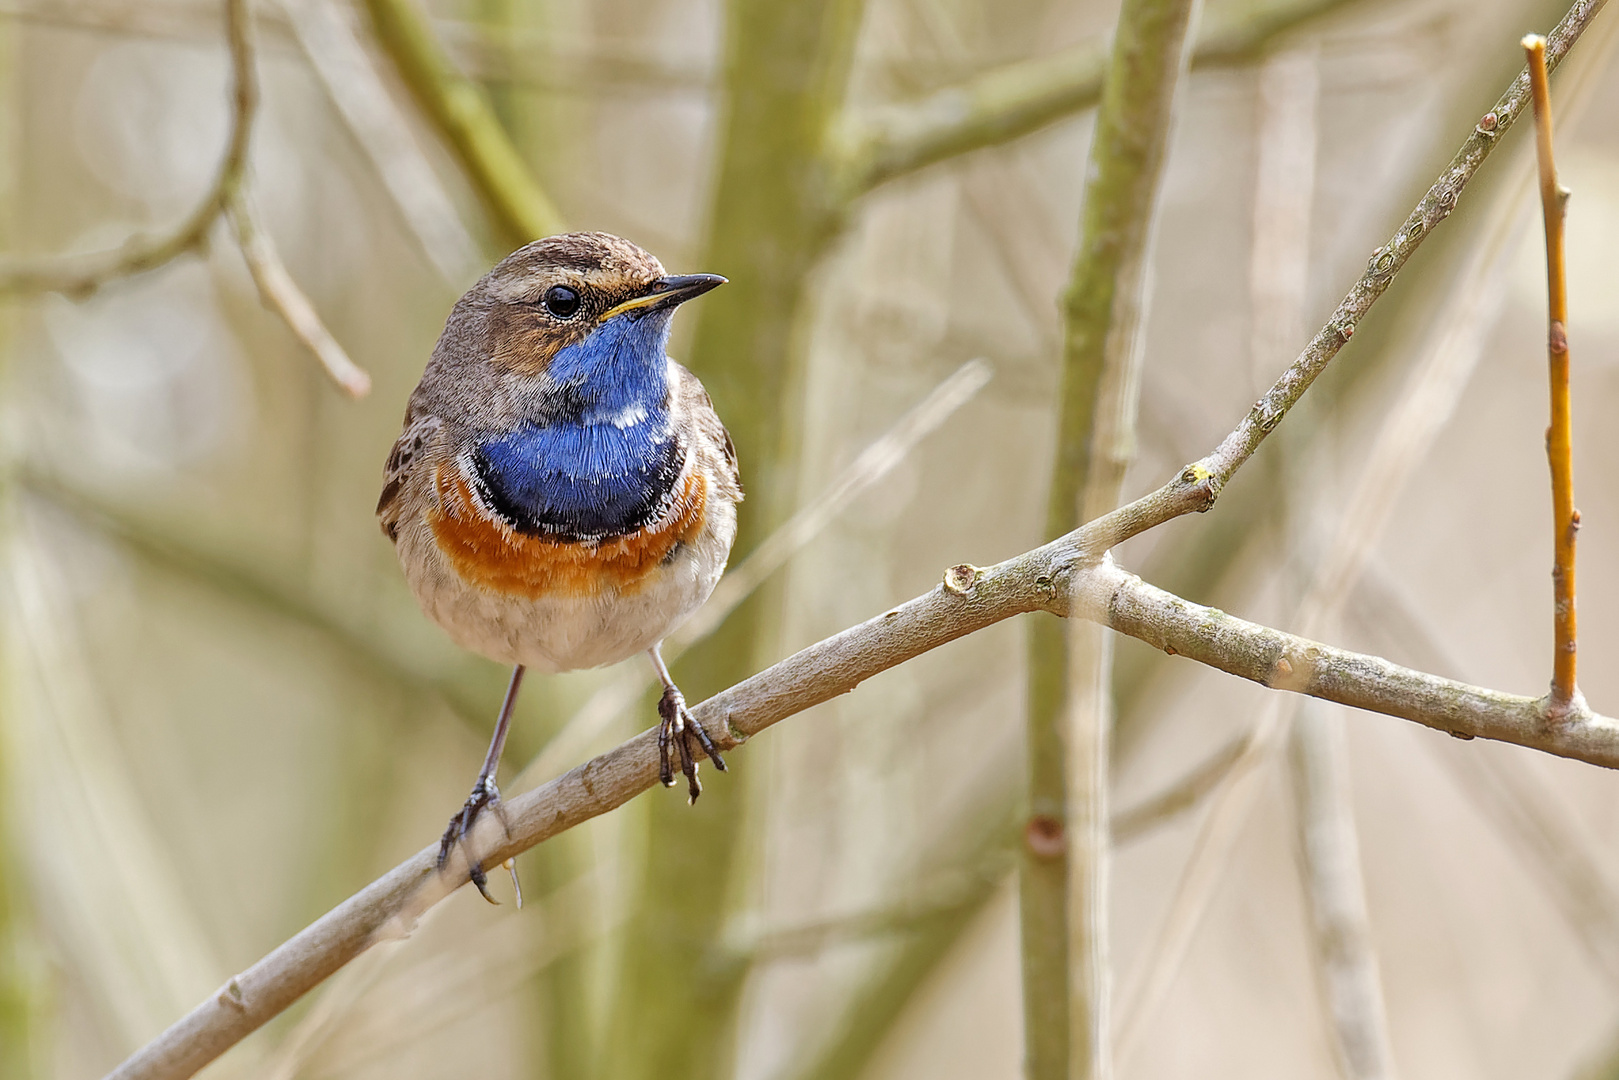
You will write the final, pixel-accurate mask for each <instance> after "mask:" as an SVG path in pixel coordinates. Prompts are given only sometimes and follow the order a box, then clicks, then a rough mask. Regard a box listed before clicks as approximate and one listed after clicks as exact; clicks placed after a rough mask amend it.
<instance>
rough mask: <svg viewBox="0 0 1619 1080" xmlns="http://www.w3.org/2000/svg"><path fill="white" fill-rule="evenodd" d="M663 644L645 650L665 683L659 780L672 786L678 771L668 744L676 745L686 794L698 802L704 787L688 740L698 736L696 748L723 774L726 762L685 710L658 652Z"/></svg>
mask: <svg viewBox="0 0 1619 1080" xmlns="http://www.w3.org/2000/svg"><path fill="white" fill-rule="evenodd" d="M662 647H663V643H662V642H659V643H658V644H657V645H654V646H652V648H650V649H648V650H647V651H646V654H647V656H649V657H651V658H652V668H653V670H654V671H656V672H657V673H658V678H659V679H660V680H662V681H663V697H662V698H661V699H659V701H658V717H659V719H660V720H662V723H660V724H659V725H658V778H659V779H660V780H662V781H663V786H664V787H673V786H674V783H675V771H674V769H673V768H672V767H671V765H670V762H669V744H670V743H671V742H672V743H674V745H675V751H676V753H678V754H679V755H680V771H681V772H682V773H684V774H685V776H686V791H687V792H688V793H689V794H690V797H691V798H690V801H692V802H696V801H697V796H699V795H701V794H702V793H703V785H702V784H701V783H700V782H699V781H698V779H697V760H696V756H695V755H694V754H692V752H691V743H689V742H688V741H687V739H688V738H691V737H694V736H695V737H696V739H697V745H698V746H700V747H702V748H703V753H705V754H707V755H708V760H710V761H712V762H713V763H714V768H716V769H718V770H719V771H720V772H724V771H725V759H724V758H722V757H720V752H719V749H718V748H717V747H715V745H714V740H713V739H710V738H709V737H708V732H706V731H704V730H703V725H701V724H699V723H698V722H697V718H696V717H694V716H692V714H691V710H690V709H688V708H686V696H685V695H684V694H682V693H681V692H680V687H678V686H676V685H675V681H674V679H672V678H670V677H669V668H668V667H667V666H666V665H665V664H664V662H663V656H662V654H661V653H659V651H658V650H659V649H661V648H662Z"/></svg>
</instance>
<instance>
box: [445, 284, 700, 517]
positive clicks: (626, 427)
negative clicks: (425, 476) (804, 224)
mask: <svg viewBox="0 0 1619 1080" xmlns="http://www.w3.org/2000/svg"><path fill="white" fill-rule="evenodd" d="M673 314H674V312H673V309H666V310H663V311H654V312H650V313H648V314H646V315H642V316H640V317H635V313H633V312H631V313H626V314H624V315H620V316H617V317H615V318H612V319H609V320H608V321H607V322H606V323H604V324H602V325H601V326H600V327H598V328H597V329H596V331H595V332H594V333H592V334H591V335H590V336H589V337H588V338H586V339H585V340H584V341H581V342H579V343H578V344H576V345H570V346H568V347H567V348H565V349H562V350H560V351H559V352H558V353H557V354H556V355H555V356H554V357H552V358H551V363H550V364H549V365H548V367H547V368H546V375H547V376H548V378H549V379H550V380H552V381H554V382H555V383H556V384H557V385H558V387H559V388H560V390H561V393H562V394H565V395H566V400H567V401H568V405H569V407H568V408H567V410H566V413H565V415H563V416H560V417H552V418H549V419H547V420H546V421H545V422H544V423H543V424H542V423H538V422H533V421H530V422H528V423H525V424H523V425H521V426H520V427H518V428H517V430H515V431H513V432H512V433H511V434H509V435H506V436H504V437H503V438H500V439H496V440H492V441H490V442H486V443H484V444H483V445H482V446H480V447H479V448H478V449H477V451H476V454H475V466H476V469H477V475H478V479H479V481H480V482H481V484H482V487H483V493H484V494H485V495H486V496H487V500H488V502H489V504H490V506H491V507H492V508H493V509H494V510H495V512H496V513H498V514H500V515H501V516H502V517H504V518H505V519H506V520H507V521H509V522H510V523H511V524H512V526H513V527H514V528H515V529H517V530H518V531H519V532H525V533H533V534H539V535H543V536H548V537H551V538H553V539H557V540H570V541H597V540H602V539H606V538H608V537H614V536H627V535H629V534H631V533H634V532H636V531H637V530H639V529H641V528H644V527H645V526H647V525H648V524H650V523H651V522H652V521H653V520H654V519H656V518H657V516H658V513H659V511H660V510H661V509H662V507H663V504H664V500H665V499H666V498H667V497H668V495H669V493H670V492H671V491H672V490H673V489H674V485H675V481H676V480H678V479H679V477H680V470H681V468H682V466H683V465H684V464H685V447H684V446H682V445H681V442H680V440H679V439H678V438H677V437H676V436H675V433H674V432H673V431H672V430H670V424H669V392H670V387H669V383H668V362H667V360H666V359H665V349H666V348H667V345H668V341H669V318H670V316H671V315H673Z"/></svg>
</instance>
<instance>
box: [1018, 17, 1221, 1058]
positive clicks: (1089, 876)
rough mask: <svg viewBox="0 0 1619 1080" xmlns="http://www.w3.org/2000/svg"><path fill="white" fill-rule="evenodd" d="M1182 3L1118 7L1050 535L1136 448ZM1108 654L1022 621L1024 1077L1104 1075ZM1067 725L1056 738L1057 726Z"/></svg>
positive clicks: (1111, 493) (1054, 627) (1067, 308)
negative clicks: (1025, 701)
mask: <svg viewBox="0 0 1619 1080" xmlns="http://www.w3.org/2000/svg"><path fill="white" fill-rule="evenodd" d="M1194 2H1195V0H1127V2H1126V3H1125V5H1124V7H1123V9H1122V10H1121V11H1120V13H1119V25H1118V29H1117V31H1116V33H1115V36H1114V44H1113V53H1112V57H1111V60H1110V63H1109V68H1108V74H1107V78H1106V80H1105V82H1104V84H1103V87H1102V98H1101V104H1100V106H1099V108H1098V111H1097V118H1096V131H1095V134H1094V136H1093V137H1092V142H1091V150H1090V156H1089V162H1088V166H1087V170H1086V176H1087V177H1088V180H1087V182H1086V186H1085V203H1084V210H1083V219H1082V222H1081V236H1080V247H1079V251H1078V253H1077V254H1076V256H1075V259H1074V269H1073V273H1072V276H1071V277H1070V280H1069V285H1068V290H1067V293H1066V295H1065V296H1064V299H1063V322H1064V326H1063V357H1062V374H1061V391H1060V396H1059V406H1058V407H1059V415H1058V425H1057V426H1058V434H1057V450H1056V459H1055V464H1054V467H1053V470H1052V478H1051V488H1050V494H1049V500H1048V503H1047V511H1046V528H1047V531H1048V535H1058V534H1061V533H1064V532H1067V531H1069V530H1070V529H1072V528H1074V527H1075V526H1076V525H1078V524H1079V521H1080V519H1081V518H1082V517H1083V518H1090V517H1094V516H1096V515H1099V514H1103V513H1106V512H1107V511H1109V510H1111V509H1113V507H1114V506H1115V505H1116V504H1117V501H1118V496H1119V490H1120V486H1121V484H1122V481H1123V478H1124V470H1125V468H1126V467H1127V466H1128V464H1129V461H1130V459H1131V457H1132V456H1133V454H1134V433H1135V411H1136V401H1137V397H1138V394H1139V384H1140V377H1139V370H1140V368H1139V365H1140V359H1141V357H1140V350H1139V348H1138V345H1139V337H1140V335H1139V330H1140V323H1141V315H1142V310H1143V308H1144V295H1145V292H1146V285H1147V276H1146V252H1147V249H1148V245H1149V241H1150V236H1151V223H1152V218H1153V209H1154V206H1155V205H1156V202H1157V193H1158V188H1159V178H1160V175H1161V172H1162V165H1163V159H1164V149H1165V145H1166V144H1167V142H1168V132H1169V128H1170V122H1171V119H1172V116H1173V105H1174V99H1175V90H1176V87H1177V86H1178V85H1179V83H1180V76H1181V74H1182V72H1184V70H1185V67H1186V60H1187V57H1186V49H1185V45H1186V41H1187V38H1188V35H1187V29H1188V26H1189V24H1190V21H1191V15H1192V10H1193V7H1194ZM1111 661H1112V651H1111V649H1110V648H1109V647H1108V640H1107V638H1106V636H1105V634H1104V633H1103V632H1102V631H1101V630H1100V629H1097V628H1093V627H1086V626H1077V625H1075V626H1065V625H1063V624H1055V623H1046V622H1043V621H1042V622H1037V623H1036V624H1035V625H1034V626H1032V627H1031V628H1030V653H1029V713H1028V720H1027V724H1028V736H1027V738H1028V753H1029V763H1028V774H1029V820H1028V824H1027V826H1026V828H1025V838H1026V843H1025V845H1024V852H1023V858H1022V860H1021V868H1020V875H1019V885H1020V904H1021V933H1022V962H1023V1010H1024V1040H1025V1052H1026V1055H1027V1072H1028V1076H1029V1077H1030V1078H1031V1080H1044V1078H1046V1077H1063V1076H1069V1075H1075V1076H1087V1077H1106V1076H1109V1075H1111V1072H1112V1063H1111V1056H1110V1053H1109V1042H1108V1038H1107V1032H1108V1028H1109V1019H1108V1001H1109V996H1110V994H1109V985H1110V973H1109V970H1108V950H1107V907H1106V894H1107V871H1108V845H1109V838H1108V834H1107V829H1108V806H1107V775H1108V757H1109V748H1108V733H1109V730H1110V727H1111V707H1110V695H1109V692H1108V682H1109V675H1110V672H1111V669H1112V663H1111ZM1065 729H1066V731H1065Z"/></svg>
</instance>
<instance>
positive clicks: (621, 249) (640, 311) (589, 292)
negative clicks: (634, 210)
mask: <svg viewBox="0 0 1619 1080" xmlns="http://www.w3.org/2000/svg"><path fill="white" fill-rule="evenodd" d="M723 284H725V279H724V278H722V277H719V276H717V275H715V274H689V275H683V276H671V275H669V274H666V273H665V272H664V269H663V264H662V263H660V262H658V260H657V259H655V258H653V257H652V255H650V254H649V253H647V252H646V251H643V250H642V249H641V248H639V247H637V246H636V245H634V244H632V243H630V242H629V241H628V240H624V239H622V238H620V237H617V236H613V235H611V234H609V233H595V232H592V233H565V234H563V235H560V236H548V237H546V238H545V239H543V240H536V241H534V242H533V243H531V244H528V245H526V246H525V247H522V248H519V249H518V250H517V251H514V252H513V253H512V254H510V255H508V256H507V257H506V258H505V259H503V260H501V262H500V264H499V265H497V266H496V267H495V268H494V269H493V270H491V271H490V272H489V273H488V274H487V275H485V276H484V278H483V279H482V280H481V281H479V282H478V284H477V285H475V286H473V288H472V290H471V291H470V292H469V293H468V294H467V296H466V298H465V300H464V303H466V304H469V305H470V306H471V307H473V308H475V309H481V314H482V315H483V323H484V327H485V333H486V334H487V337H486V339H485V349H484V352H483V354H484V356H486V357H488V359H489V361H490V362H491V363H492V364H493V365H494V366H495V368H496V369H497V370H499V371H501V372H503V373H510V374H515V375H546V376H549V378H550V380H555V381H556V382H558V383H562V384H573V385H577V384H579V383H581V382H583V381H588V380H591V379H595V378H611V377H614V376H615V375H623V374H626V373H627V372H626V371H625V370H624V369H625V368H626V367H627V366H634V365H637V364H657V365H660V366H661V365H662V363H663V355H664V348H665V346H666V344H667V342H668V338H669V319H670V316H671V315H672V314H673V313H674V309H675V307H676V306H677V305H679V304H681V303H683V302H685V301H687V300H690V299H692V298H693V297H695V296H701V295H702V294H703V293H705V292H708V291H709V290H710V289H712V288H714V287H715V286H718V285H723Z"/></svg>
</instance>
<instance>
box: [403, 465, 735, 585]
mask: <svg viewBox="0 0 1619 1080" xmlns="http://www.w3.org/2000/svg"><path fill="white" fill-rule="evenodd" d="M433 486H434V489H435V491H436V492H437V494H438V505H437V506H435V507H433V509H431V510H430V511H428V515H427V520H428V524H429V525H431V526H432V529H433V536H434V537H435V538H436V539H437V540H438V546H439V548H440V550H442V551H443V552H444V554H445V555H447V556H448V557H449V560H450V565H452V566H454V567H455V571H456V573H458V574H460V575H461V577H462V579H463V580H465V581H467V582H468V583H470V584H474V585H479V586H482V587H483V588H486V589H490V590H492V591H494V592H498V593H503V594H506V595H515V596H525V597H530V598H538V597H542V596H559V595H560V596H570V597H572V596H594V595H596V594H598V593H600V592H603V591H604V590H607V589H615V590H617V591H618V592H621V593H633V592H635V591H637V590H638V589H640V588H641V586H643V585H644V584H645V583H646V582H647V580H648V578H649V577H650V576H651V574H652V573H653V572H654V571H656V570H657V568H658V566H659V565H661V564H662V562H663V560H664V559H666V558H667V557H668V556H669V554H670V552H672V551H673V550H674V549H675V546H676V545H677V544H682V543H690V542H691V541H693V540H695V539H696V538H697V535H698V533H700V532H701V531H702V528H703V510H704V506H705V505H706V503H707V501H708V480H707V478H706V477H704V476H703V475H702V474H701V473H699V472H696V471H693V472H692V473H690V474H689V475H687V477H686V479H685V481H684V482H683V483H682V484H681V487H680V493H679V495H678V496H677V497H676V498H675V500H674V503H673V505H672V506H670V508H669V512H668V513H667V514H665V515H664V516H663V517H662V518H661V519H660V520H659V521H656V522H654V523H653V524H651V525H649V526H647V527H646V528H644V529H642V530H640V531H639V532H636V533H631V534H630V535H629V536H621V537H617V538H615V539H611V540H603V541H601V542H599V543H593V544H592V543H579V542H576V541H568V540H552V539H548V538H546V537H543V536H531V535H528V534H525V533H519V532H516V531H514V530H513V529H512V528H511V527H510V526H508V525H507V524H506V523H505V522H504V521H502V520H500V519H499V518H497V517H495V516H494V515H492V514H490V513H489V512H488V511H486V510H484V508H483V507H482V506H481V505H479V503H478V501H477V500H476V499H475V498H474V497H473V494H472V490H471V488H470V486H469V485H468V484H467V480H466V477H465V476H464V475H463V474H462V472H461V470H460V469H459V468H457V467H456V466H455V465H454V464H453V463H451V464H446V465H441V466H440V467H439V468H438V470H437V472H436V473H435V474H434V478H433Z"/></svg>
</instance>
